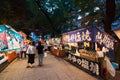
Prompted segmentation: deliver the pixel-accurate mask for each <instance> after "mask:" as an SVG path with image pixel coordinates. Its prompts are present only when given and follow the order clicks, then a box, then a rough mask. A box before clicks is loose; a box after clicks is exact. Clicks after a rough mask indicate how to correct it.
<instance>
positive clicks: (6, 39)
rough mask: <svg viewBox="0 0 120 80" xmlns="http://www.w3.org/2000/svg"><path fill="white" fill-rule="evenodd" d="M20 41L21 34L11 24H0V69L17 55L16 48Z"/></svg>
mask: <svg viewBox="0 0 120 80" xmlns="http://www.w3.org/2000/svg"><path fill="white" fill-rule="evenodd" d="M22 41H23V40H22V36H20V35H19V34H18V33H17V32H16V31H15V30H14V29H13V28H12V27H11V26H8V25H0V71H1V70H3V68H5V67H6V66H7V65H8V64H9V63H10V62H12V61H13V60H14V59H15V58H16V57H17V54H16V50H18V49H20V46H19V45H20V43H22Z"/></svg>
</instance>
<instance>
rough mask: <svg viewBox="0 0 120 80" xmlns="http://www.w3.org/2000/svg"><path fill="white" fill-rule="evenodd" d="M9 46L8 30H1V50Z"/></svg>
mask: <svg viewBox="0 0 120 80" xmlns="http://www.w3.org/2000/svg"><path fill="white" fill-rule="evenodd" d="M7 48H8V44H7V38H6V31H3V32H0V50H4V49H7Z"/></svg>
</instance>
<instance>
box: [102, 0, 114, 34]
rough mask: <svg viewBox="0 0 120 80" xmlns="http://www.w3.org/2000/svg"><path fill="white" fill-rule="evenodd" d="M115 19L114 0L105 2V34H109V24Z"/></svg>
mask: <svg viewBox="0 0 120 80" xmlns="http://www.w3.org/2000/svg"><path fill="white" fill-rule="evenodd" d="M114 17H115V0H106V19H105V24H104V25H105V26H104V29H105V32H107V33H108V34H111V30H112V28H111V24H112V22H113V21H114Z"/></svg>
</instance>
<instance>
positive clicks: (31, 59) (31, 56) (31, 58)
mask: <svg viewBox="0 0 120 80" xmlns="http://www.w3.org/2000/svg"><path fill="white" fill-rule="evenodd" d="M35 52H36V47H35V42H31V43H30V44H29V46H28V49H27V54H28V66H27V68H29V67H31V68H32V67H33V66H32V64H33V63H34V59H35Z"/></svg>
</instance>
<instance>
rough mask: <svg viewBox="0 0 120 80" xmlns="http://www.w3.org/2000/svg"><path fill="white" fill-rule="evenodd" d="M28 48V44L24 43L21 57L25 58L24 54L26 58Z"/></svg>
mask: <svg viewBox="0 0 120 80" xmlns="http://www.w3.org/2000/svg"><path fill="white" fill-rule="evenodd" d="M26 50H27V45H26V44H24V45H23V46H22V51H21V59H22V58H23V54H24V58H26Z"/></svg>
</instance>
